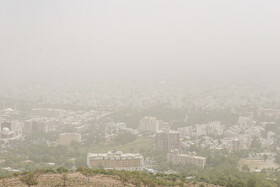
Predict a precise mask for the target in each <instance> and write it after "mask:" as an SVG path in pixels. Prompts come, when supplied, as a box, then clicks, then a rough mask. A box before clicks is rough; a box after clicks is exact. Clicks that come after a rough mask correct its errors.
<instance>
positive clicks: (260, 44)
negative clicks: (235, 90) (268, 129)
mask: <svg viewBox="0 0 280 187" xmlns="http://www.w3.org/2000/svg"><path fill="white" fill-rule="evenodd" d="M0 26H1V27H0V53H1V54H0V73H1V75H0V78H1V79H2V81H3V80H5V81H6V80H7V79H8V78H9V79H11V80H12V79H13V80H27V79H33V78H35V77H36V78H38V77H45V78H46V77H52V78H54V77H64V76H65V77H67V76H73V77H74V76H77V77H92V78H94V77H96V76H99V77H102V76H103V77H111V78H118V77H121V78H127V79H130V78H135V79H137V78H138V77H147V78H154V77H159V78H162V79H164V78H167V79H168V78H169V77H176V76H178V77H184V76H185V75H188V76H196V77H200V76H203V77H206V78H207V77H213V76H217V75H221V76H224V77H239V76H244V75H248V76H258V75H259V74H263V73H268V74H276V73H279V74H280V72H279V69H280V64H279V63H280V1H279V0H265V1H264V0H234V1H229V0H211V1H209V0H138V1H136V0H99V1H97V0H82V1H81V0H75V1H74V0H47V1H43V0H24V1H22V0H1V1H0ZM279 77H280V76H279Z"/></svg>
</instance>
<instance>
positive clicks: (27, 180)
mask: <svg viewBox="0 0 280 187" xmlns="http://www.w3.org/2000/svg"><path fill="white" fill-rule="evenodd" d="M202 185H203V186H205V185H207V186H208V187H211V186H213V185H210V184H204V183H197V182H196V181H194V180H187V179H186V178H185V177H183V176H180V175H176V174H170V175H167V174H163V173H158V174H148V173H145V172H138V171H118V170H102V169H97V170H93V169H89V168H83V167H79V168H78V169H77V170H76V171H72V172H69V171H68V170H67V169H63V168H58V169H56V170H53V169H42V170H36V171H34V172H23V173H16V174H13V175H10V176H6V177H4V178H2V179H1V180H0V187H8V186H9V187H10V186H14V187H15V186H28V187H30V186H37V187H48V186H50V187H52V186H56V187H58V186H76V187H78V186H93V187H94V186H96V187H102V186H104V187H105V186H108V187H109V186H115V187H122V186H139V187H140V186H144V187H156V186H180V187H181V186H186V187H198V186H202Z"/></svg>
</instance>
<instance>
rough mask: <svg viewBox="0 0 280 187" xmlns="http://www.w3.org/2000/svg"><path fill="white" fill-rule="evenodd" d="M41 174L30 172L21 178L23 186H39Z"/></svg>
mask: <svg viewBox="0 0 280 187" xmlns="http://www.w3.org/2000/svg"><path fill="white" fill-rule="evenodd" d="M39 175H40V174H39V172H37V171H36V172H28V173H27V174H25V175H23V176H22V177H20V181H21V182H22V183H23V184H26V185H27V186H28V187H30V186H33V185H37V184H38V177H39Z"/></svg>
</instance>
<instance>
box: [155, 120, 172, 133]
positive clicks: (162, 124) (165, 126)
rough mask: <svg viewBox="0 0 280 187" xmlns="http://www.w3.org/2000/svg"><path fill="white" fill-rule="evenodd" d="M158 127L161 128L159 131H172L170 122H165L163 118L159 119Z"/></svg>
mask: <svg viewBox="0 0 280 187" xmlns="http://www.w3.org/2000/svg"><path fill="white" fill-rule="evenodd" d="M158 128H159V131H163V130H168V131H170V130H171V126H170V124H169V123H168V122H165V121H162V120H159V124H158Z"/></svg>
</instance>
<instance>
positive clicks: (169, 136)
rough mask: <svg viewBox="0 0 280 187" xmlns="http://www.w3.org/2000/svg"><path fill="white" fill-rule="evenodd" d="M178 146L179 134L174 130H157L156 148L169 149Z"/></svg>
mask: <svg viewBox="0 0 280 187" xmlns="http://www.w3.org/2000/svg"><path fill="white" fill-rule="evenodd" d="M179 148H180V135H179V132H176V131H167V130H164V131H159V132H157V134H156V149H157V150H163V151H171V150H173V149H179Z"/></svg>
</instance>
